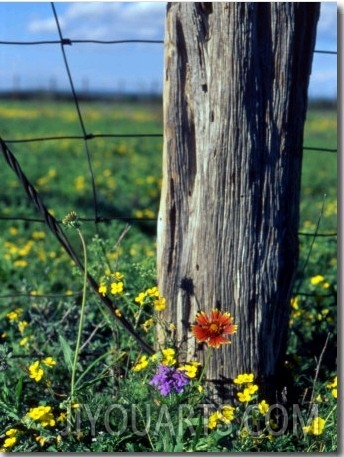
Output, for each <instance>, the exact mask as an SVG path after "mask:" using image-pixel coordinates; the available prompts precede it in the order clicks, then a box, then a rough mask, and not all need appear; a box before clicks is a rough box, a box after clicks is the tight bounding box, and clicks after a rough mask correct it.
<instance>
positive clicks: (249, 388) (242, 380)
mask: <svg viewBox="0 0 344 457" xmlns="http://www.w3.org/2000/svg"><path fill="white" fill-rule="evenodd" d="M253 381H254V374H253V373H243V374H239V375H238V376H237V377H236V378H235V379H233V382H234V384H240V385H241V384H246V387H245V388H244V390H243V392H238V393H237V396H238V400H239V401H240V402H242V403H246V402H248V401H251V400H252V396H253V395H254V394H255V393H256V392H257V391H258V386H257V384H253Z"/></svg>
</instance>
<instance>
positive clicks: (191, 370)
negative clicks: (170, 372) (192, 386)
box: [178, 361, 201, 379]
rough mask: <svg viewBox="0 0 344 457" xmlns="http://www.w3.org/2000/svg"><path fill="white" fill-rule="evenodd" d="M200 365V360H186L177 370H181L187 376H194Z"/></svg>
mask: <svg viewBox="0 0 344 457" xmlns="http://www.w3.org/2000/svg"><path fill="white" fill-rule="evenodd" d="M200 366H201V364H200V362H196V361H192V362H188V363H186V364H185V365H182V366H181V367H179V368H178V370H183V371H184V372H185V374H186V376H187V377H188V378H191V379H192V378H195V377H196V376H197V372H198V370H199V367H200Z"/></svg>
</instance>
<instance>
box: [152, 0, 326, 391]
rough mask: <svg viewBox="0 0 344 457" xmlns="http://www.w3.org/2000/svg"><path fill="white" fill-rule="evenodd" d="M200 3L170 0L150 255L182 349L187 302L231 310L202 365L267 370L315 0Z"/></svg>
mask: <svg viewBox="0 0 344 457" xmlns="http://www.w3.org/2000/svg"><path fill="white" fill-rule="evenodd" d="M203 5H207V4H202V3H189V2H180V3H179V2H173V3H169V4H168V7H167V18H166V31H165V69H164V151H163V184H162V193H161V202H160V212H159V217H158V258H157V261H158V282H159V289H160V291H161V293H162V294H163V295H164V296H165V297H166V299H167V303H168V307H167V309H166V311H165V312H164V317H165V318H166V319H167V320H168V321H171V322H173V323H174V324H175V325H176V327H177V329H176V335H177V338H178V341H179V343H180V346H181V349H182V351H185V356H186V357H187V358H188V359H190V358H191V357H194V356H199V357H200V358H201V359H202V357H203V352H204V351H203V349H204V347H202V346H197V345H196V343H195V340H194V338H193V337H192V336H191V334H190V324H191V323H193V321H194V318H195V315H196V313H197V311H199V310H205V311H209V310H211V309H212V308H215V307H218V308H220V309H222V310H224V311H229V312H230V313H231V314H232V316H234V318H235V323H237V324H239V327H238V332H237V334H236V335H235V336H234V337H233V338H232V344H230V345H225V346H222V348H221V349H218V350H215V351H214V355H213V357H212V360H211V363H210V366H209V369H208V373H207V376H208V378H209V379H212V380H215V384H217V385H218V386H220V387H221V386H222V387H223V385H226V384H227V383H228V382H229V381H230V380H231V379H232V378H233V377H235V376H237V375H238V374H239V373H243V372H254V373H255V374H256V376H258V377H259V379H260V380H261V381H262V382H263V383H264V382H265V383H272V384H274V383H275V377H276V370H277V369H278V362H279V360H280V358H281V356H282V355H283V352H284V349H285V343H286V337H287V329H288V319H289V303H290V293H291V287H292V284H293V277H294V274H295V269H296V266H297V260H298V238H297V231H298V223H299V197H300V179H301V163H302V140H303V126H304V121H305V114H306V107H307V88H308V81H309V75H310V71H311V63H312V55H313V48H314V42H315V31H316V23H317V20H318V16H319V4H318V3H313V4H312V3H308V4H303V3H283V2H282V3H247V2H246V3H225V2H214V3H211V4H208V5H207V7H206V8H204V6H203ZM210 5H211V7H210ZM159 339H160V342H161V341H163V335H162V334H160V335H159ZM274 388H275V387H274ZM221 395H222V396H223V395H225V392H224V391H223V390H222V393H221Z"/></svg>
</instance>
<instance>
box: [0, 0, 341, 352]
mask: <svg viewBox="0 0 344 457" xmlns="http://www.w3.org/2000/svg"><path fill="white" fill-rule="evenodd" d="M51 7H52V11H53V15H54V19H55V23H56V28H57V31H58V34H59V38H60V39H59V40H41V41H0V45H9V46H40V45H55V46H56V45H59V46H60V47H61V52H62V55H63V60H64V66H65V70H66V73H67V76H68V80H69V85H70V90H71V95H72V99H73V102H74V106H75V110H76V113H77V115H78V120H79V125H80V129H81V132H82V135H51V136H45V137H29V138H2V139H1V146H2V149H3V152H4V155H5V158H6V155H7V161H8V162H11V161H12V165H13V163H14V164H16V165H15V166H14V168H17V170H16V173H17V175H18V178H19V179H20V180H21V181H22V183H23V185H24V187H26V192H27V193H28V195H29V197H30V198H31V200H33V203H34V204H35V206H36V207H38V210H39V211H40V212H41V213H42V214H43V216H44V217H43V218H32V217H24V216H0V220H16V221H24V222H30V223H31V222H32V223H34V222H37V223H43V224H47V225H48V227H49V228H50V230H51V231H52V232H53V233H54V235H55V236H56V237H57V239H59V237H60V238H61V239H62V242H61V239H59V241H60V243H61V244H62V246H64V248H65V250H66V251H67V253H68V254H69V255H70V256H71V258H72V259H73V260H74V261H75V262H76V263H77V264H78V265H79V267H80V268H81V269H83V265H82V263H81V262H80V261H79V259H78V258H77V257H76V254H75V253H74V252H73V251H71V249H72V248H71V246H70V245H69V242H68V240H67V239H66V238H65V235H64V234H63V235H61V233H63V232H62V231H61V228H60V225H61V223H62V221H58V220H56V219H54V218H53V217H52V216H51V214H50V213H48V212H47V210H46V209H45V207H44V205H43V203H42V202H41V200H40V198H39V196H38V194H37V192H36V191H35V190H34V188H33V186H31V184H30V183H29V182H28V181H27V179H26V177H25V175H24V178H23V174H22V175H21V177H20V173H22V171H21V168H20V165H19V163H18V162H17V161H16V159H15V158H14V156H13V154H12V153H11V151H10V150H9V148H8V146H7V144H16V143H32V142H46V141H61V140H78V141H83V142H84V146H85V155H86V160H87V163H88V168H89V173H90V178H91V183H92V191H93V205H94V217H91V218H82V217H80V218H79V219H80V221H82V222H91V223H101V222H104V223H108V222H111V221H124V222H129V223H134V222H139V223H142V222H154V223H156V222H157V218H144V217H143V218H133V217H131V216H128V217H125V216H123V217H118V216H116V217H111V218H110V217H102V216H100V215H99V214H98V203H97V193H96V185H95V179H94V173H93V168H92V163H91V159H90V152H89V149H88V142H89V141H91V140H93V139H96V138H109V139H110V138H162V137H163V134H162V133H161V132H152V133H130V134H118V133H97V134H93V133H89V132H87V130H86V127H85V124H84V120H83V116H82V111H81V109H80V106H79V99H78V96H77V92H76V90H75V86H74V81H73V77H72V73H71V71H70V67H69V63H68V59H67V55H66V53H65V50H64V47H65V46H71V45H73V44H101V45H121V44H134V43H142V44H152V45H156V44H158V45H162V44H163V43H164V41H163V40H144V39H126V40H91V39H70V38H66V37H64V36H63V34H62V30H61V27H60V22H59V18H58V15H57V12H56V9H55V5H54V3H51ZM314 53H318V54H328V55H337V52H336V51H329V50H315V51H314ZM303 150H305V151H317V152H324V153H337V149H336V148H318V147H313V146H312V145H307V146H304V147H303ZM8 157H10V159H9V158H8ZM10 166H11V165H10ZM18 170H20V171H19V172H18ZM18 173H19V174H18ZM25 180H26V181H27V182H25ZM299 235H300V236H304V237H313V238H315V237H320V238H321V237H337V233H317V232H316V233H308V232H299ZM89 282H90V284H91V286H92V287H93V289H94V290H95V292H96V293H98V291H97V290H96V289H97V287H98V285H97V284H96V282H95V281H94V280H93V278H91V279H90V277H89ZM80 293H81V292H76V293H75V294H74V295H80ZM297 295H301V296H318V297H320V296H322V297H329V296H333V294H323V295H319V294H309V293H302V292H299V291H298V292H297ZM14 296H15V297H19V296H25V297H30V298H34V299H37V298H58V297H62V295H60V294H41V295H37V294H15V295H12V294H7V295H0V298H13V297H14ZM63 297H68V296H67V295H65V294H63ZM100 299H101V300H102V301H103V302H104V300H105V302H106V303H105V305H106V306H107V307H109V308H110V309H111V311H112V312H113V314H114V316H115V317H116V318H118V317H117V316H116V314H115V313H114V310H115V307H114V305H113V303H112V302H107V298H106V297H105V298H104V297H103V296H101V295H100ZM123 319H124V318H123ZM119 320H121V319H119ZM121 323H122V325H123V326H124V327H125V328H126V329H127V330H128V331H129V333H131V334H132V335H133V336H134V338H136V339H138V338H139V337H138V335H136V332H135V331H133V329H132V328H131V324H130V323H127V322H126V321H125V322H124V323H123V322H121ZM140 343H141V344H142V345H143V348H144V349H145V350H146V352H148V353H150V352H151V348H150V347H149V346H147V344H146V343H145V342H142V341H140Z"/></svg>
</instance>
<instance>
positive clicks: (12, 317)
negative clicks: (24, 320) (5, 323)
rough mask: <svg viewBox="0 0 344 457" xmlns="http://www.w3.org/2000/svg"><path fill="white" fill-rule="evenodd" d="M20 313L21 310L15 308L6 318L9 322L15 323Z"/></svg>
mask: <svg viewBox="0 0 344 457" xmlns="http://www.w3.org/2000/svg"><path fill="white" fill-rule="evenodd" d="M22 312H23V308H16V309H15V310H14V311H11V312H9V313H7V314H6V316H7V318H8V319H9V320H10V321H16V320H18V319H19V316H20V315H21V313H22Z"/></svg>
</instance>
